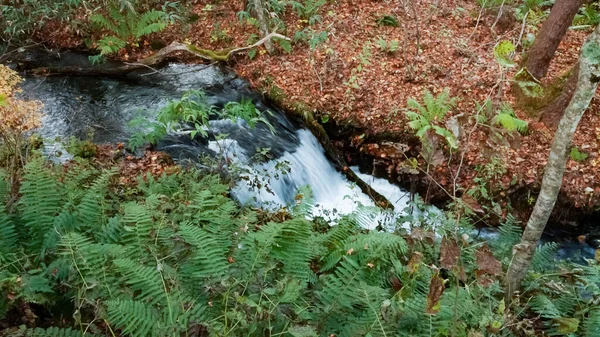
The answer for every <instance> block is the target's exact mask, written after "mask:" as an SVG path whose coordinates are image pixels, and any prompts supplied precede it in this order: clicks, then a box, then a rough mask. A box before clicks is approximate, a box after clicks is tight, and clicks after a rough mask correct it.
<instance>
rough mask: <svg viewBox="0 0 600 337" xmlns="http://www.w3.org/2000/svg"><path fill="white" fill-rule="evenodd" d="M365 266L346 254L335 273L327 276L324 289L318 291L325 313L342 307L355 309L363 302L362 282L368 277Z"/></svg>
mask: <svg viewBox="0 0 600 337" xmlns="http://www.w3.org/2000/svg"><path fill="white" fill-rule="evenodd" d="M363 269H364V266H360V265H359V264H358V263H357V262H356V261H355V260H354V259H353V258H351V257H348V256H344V257H343V258H342V260H341V262H340V264H339V266H338V267H337V268H336V269H335V272H334V274H330V275H328V276H327V279H326V280H325V284H324V286H323V289H322V290H321V291H319V292H318V293H317V298H318V299H319V302H320V303H321V304H322V307H321V310H323V313H326V314H332V313H333V312H334V311H336V310H340V309H353V307H354V305H355V304H362V298H363V294H362V292H361V290H360V289H361V284H362V283H363V281H364V279H365V278H366V277H365V275H364V270H363Z"/></svg>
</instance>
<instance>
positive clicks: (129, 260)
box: [0, 160, 600, 337]
mask: <svg viewBox="0 0 600 337" xmlns="http://www.w3.org/2000/svg"><path fill="white" fill-rule="evenodd" d="M116 172H117V171H116V170H104V171H102V170H96V169H92V168H91V167H90V166H89V165H88V164H87V163H86V162H83V161H80V162H76V163H74V164H73V165H71V166H70V168H69V169H68V170H66V171H65V170H63V169H60V170H59V169H56V168H54V167H52V166H49V165H46V164H45V163H43V162H41V161H39V160H38V161H32V162H30V163H29V164H28V165H27V167H26V171H25V175H24V177H23V178H24V181H23V186H22V188H21V191H20V195H21V196H22V197H21V200H20V201H19V202H18V203H17V204H16V205H17V209H16V210H15V212H14V213H11V214H7V213H6V212H4V213H0V214H1V215H0V233H2V235H1V236H0V241H1V242H2V245H1V246H0V252H1V254H2V255H0V256H1V258H2V259H3V260H2V263H1V264H0V266H1V267H0V293H1V294H2V295H3V296H2V297H0V319H3V318H4V317H6V316H5V315H6V314H7V312H8V311H9V310H19V307H20V305H21V304H20V303H30V304H31V303H36V304H37V307H36V308H44V309H43V310H44V312H47V313H50V314H52V313H57V314H56V315H57V316H56V318H53V319H50V321H51V322H52V321H54V322H57V321H58V318H60V319H61V320H60V322H61V327H62V328H49V329H46V330H43V329H27V328H22V329H20V330H18V331H12V332H11V333H12V334H11V336H83V335H92V334H97V335H102V336H104V335H111V332H112V333H114V334H115V336H157V337H158V336H182V335H197V334H198V333H199V331H202V333H205V334H206V335H212V336H223V335H230V336H247V335H250V336H264V335H289V336H328V335H331V334H335V335H337V336H367V335H370V336H390V335H395V334H397V335H399V336H450V335H454V336H465V337H466V336H468V333H469V331H482V330H490V329H502V330H505V331H506V334H505V335H507V336H508V335H511V334H512V333H513V332H514V333H518V332H519V331H518V329H519V328H518V327H519V326H520V325H519V324H513V323H510V324H508V322H505V321H504V312H505V310H514V311H512V312H511V315H512V316H511V317H512V318H511V319H514V320H518V319H527V322H531V323H533V324H534V325H535V326H537V327H539V328H540V329H544V330H546V331H548V332H551V333H563V334H564V333H571V334H573V335H574V336H579V335H581V336H595V334H596V333H597V331H598V327H599V326H600V317H599V316H600V315H599V313H598V310H597V308H596V307H595V306H594V303H596V302H595V301H597V300H598V299H599V297H598V296H600V289H598V284H600V283H599V281H600V268H598V265H590V266H586V267H580V268H579V270H580V271H579V272H577V273H576V274H570V276H569V277H568V278H564V279H563V276H561V275H564V274H563V273H558V272H556V270H557V268H559V267H558V266H557V265H556V263H555V261H554V254H555V252H556V246H553V245H549V246H542V247H540V248H539V249H538V252H537V253H536V255H535V257H534V262H533V269H532V272H531V273H530V277H529V278H528V279H527V281H526V289H525V290H524V292H523V293H522V294H521V296H520V297H521V298H522V300H523V302H522V303H523V304H522V305H521V307H519V308H506V309H505V306H504V302H503V300H502V298H503V293H502V288H501V286H500V283H499V280H501V277H502V275H495V276H494V275H487V276H486V277H489V278H491V284H490V283H485V282H483V281H482V280H483V279H482V278H481V277H483V276H482V273H485V272H483V271H482V270H486V266H485V265H480V264H478V263H480V262H478V261H477V258H476V255H477V252H478V250H479V249H480V247H481V246H482V243H481V242H479V241H477V240H476V239H473V238H471V237H470V236H469V235H466V236H465V234H467V233H471V229H470V226H468V224H467V223H466V222H465V221H464V220H461V221H460V223H461V224H460V225H459V226H458V227H457V226H456V220H455V219H452V218H446V217H444V216H442V215H437V216H435V215H428V214H426V213H424V212H422V213H420V215H417V214H416V213H415V214H414V215H410V216H406V217H404V218H401V219H399V223H405V222H409V223H410V224H411V226H412V227H413V230H414V232H413V233H412V234H406V235H400V234H398V233H392V232H379V231H367V230H363V229H362V228H361V227H360V226H361V224H368V223H369V222H370V221H373V217H372V215H373V212H372V209H369V208H363V209H359V210H358V211H357V212H356V213H354V214H350V215H348V216H345V217H343V218H341V219H340V220H339V221H338V222H337V223H336V224H335V226H331V227H329V226H325V227H323V226H322V225H319V224H318V222H313V221H309V220H306V218H305V215H306V214H308V213H309V212H310V208H311V207H312V200H311V198H310V191H309V190H303V191H301V193H302V196H301V197H300V198H299V199H302V200H301V201H299V203H298V206H297V207H296V208H294V210H293V211H292V212H293V213H291V214H288V215H286V216H285V217H284V218H285V219H286V220H274V219H275V218H281V217H279V216H276V217H274V216H271V215H265V214H264V212H261V213H262V214H263V215H261V216H257V213H256V212H255V211H253V210H250V209H242V208H240V207H239V206H238V205H237V204H236V203H235V202H234V201H233V200H231V199H230V198H229V196H228V190H229V189H228V186H226V185H223V184H222V183H220V180H219V178H217V177H215V176H206V175H204V174H203V173H201V172H199V171H195V170H191V171H186V170H182V171H180V172H179V173H176V174H173V175H166V174H163V175H162V176H160V177H153V176H152V175H150V174H148V175H146V176H143V177H139V179H138V184H137V185H136V186H132V187H129V188H131V189H133V190H132V191H131V193H116V192H119V191H121V190H122V188H123V186H120V185H119V184H118V183H117V180H116V179H113V177H115V175H116ZM59 181H61V182H63V183H62V184H58V182H59ZM50 189H51V191H52V192H49V190H50ZM415 206H416V207H417V208H421V207H422V205H421V206H420V205H419V204H418V203H417V204H416V205H415ZM265 216H266V218H268V219H271V220H265ZM17 228H19V230H17ZM21 228H22V230H20V229H21ZM432 228H437V230H438V233H442V235H444V236H445V237H446V240H450V241H454V242H460V244H459V245H458V246H457V248H458V249H459V250H458V252H454V254H458V255H459V256H460V259H459V260H457V261H456V262H455V263H456V264H457V265H456V267H455V268H450V269H448V270H447V271H446V272H447V273H446V274H445V276H444V278H445V280H442V282H443V287H442V288H439V285H438V286H436V285H435V282H434V281H435V280H438V279H440V275H441V273H440V268H441V267H440V258H441V255H440V254H442V251H443V248H441V246H440V243H439V240H428V239H418V235H419V234H418V233H419V231H420V233H422V234H421V235H423V234H424V233H426V232H427V231H429V230H431V229H432ZM500 232H501V237H500V239H499V240H498V242H493V241H492V242H490V245H491V247H492V250H493V252H494V254H495V255H496V257H498V259H500V261H501V262H502V264H503V265H504V267H506V266H507V264H508V263H509V261H510V255H511V250H512V244H513V243H515V242H517V241H518V239H519V236H520V230H519V228H518V226H516V224H515V223H514V221H509V222H508V223H507V224H505V225H503V226H502V227H501V228H500ZM5 245H6V246H5ZM5 247H6V249H5ZM40 251H43V252H44V254H43V255H41V254H40ZM6 252H8V254H6ZM446 263H447V262H446ZM435 289H438V290H437V291H439V293H438V295H435V293H436V292H435V291H434V290H435ZM9 295H10V296H9ZM527 303H528V304H527ZM433 304H435V305H433ZM35 310H37V309H35ZM0 335H1V333H0Z"/></svg>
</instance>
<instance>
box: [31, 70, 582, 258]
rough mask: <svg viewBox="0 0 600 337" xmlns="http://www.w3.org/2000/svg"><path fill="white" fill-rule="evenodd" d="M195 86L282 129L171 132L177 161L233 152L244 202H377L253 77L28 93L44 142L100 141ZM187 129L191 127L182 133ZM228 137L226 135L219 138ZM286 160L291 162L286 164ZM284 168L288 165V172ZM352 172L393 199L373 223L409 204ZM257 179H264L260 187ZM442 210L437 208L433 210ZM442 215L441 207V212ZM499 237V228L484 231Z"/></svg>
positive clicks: (219, 74)
mask: <svg viewBox="0 0 600 337" xmlns="http://www.w3.org/2000/svg"><path fill="white" fill-rule="evenodd" d="M188 90H201V91H203V92H204V93H205V94H206V99H207V102H208V103H209V104H211V105H214V106H216V107H223V106H224V105H225V104H226V103H227V102H231V101H241V100H242V99H251V100H252V101H253V103H254V104H255V105H256V107H257V108H258V109H260V110H261V111H266V110H269V111H271V112H272V115H269V116H268V119H269V122H270V123H271V124H272V125H273V126H274V128H275V130H276V132H274V133H272V132H271V131H270V130H269V128H268V127H267V126H265V125H264V124H261V123H259V124H258V125H257V126H256V127H255V128H250V127H249V126H248V125H247V124H246V123H245V122H243V121H238V122H235V123H234V122H231V121H229V120H211V121H210V123H209V128H208V130H207V131H208V133H209V136H208V137H205V138H201V137H195V138H194V139H192V138H191V137H190V136H189V134H185V132H182V133H180V134H171V135H169V136H168V137H166V138H165V139H164V140H163V141H162V142H161V143H160V144H159V145H158V149H159V150H163V151H165V152H167V153H169V154H170V155H171V156H172V157H173V158H174V159H176V160H180V161H183V160H197V159H198V157H199V156H212V157H226V158H227V159H228V162H229V163H234V164H236V165H238V166H240V167H242V168H244V169H245V172H246V175H247V178H248V179H247V180H242V181H240V182H239V183H238V184H237V186H236V187H234V188H233V190H232V194H233V195H234V197H235V198H237V199H238V200H239V201H240V202H241V203H242V204H246V203H250V204H254V205H257V206H262V207H273V208H279V207H283V206H289V205H293V204H295V202H296V199H295V197H296V195H297V192H298V190H299V189H302V188H303V187H304V186H310V188H311V191H312V195H313V201H314V204H315V207H314V215H315V216H324V217H326V218H327V217H329V218H331V219H333V218H335V216H337V215H339V214H348V213H350V212H352V211H354V210H356V209H357V208H358V207H359V206H360V205H366V206H370V205H373V202H372V201H371V199H370V198H369V197H368V196H367V195H365V194H364V193H363V192H362V191H361V190H360V189H359V188H358V187H356V186H354V185H353V184H351V183H349V182H348V181H347V180H346V178H345V177H344V176H343V175H342V174H340V173H339V172H338V171H337V170H336V169H335V167H334V165H333V164H332V163H331V162H330V161H329V160H328V159H327V157H326V156H325V153H324V150H323V148H322V147H321V145H320V144H319V142H318V141H317V139H316V138H315V137H314V136H313V134H312V133H311V132H310V131H309V130H308V129H306V128H304V127H303V126H302V125H301V123H299V122H297V121H295V120H293V119H290V118H289V117H287V116H286V115H285V114H284V113H283V112H282V111H280V110H278V109H275V108H273V107H269V106H267V104H266V103H265V102H264V101H263V100H262V99H261V98H260V96H259V95H257V94H256V93H255V92H253V91H252V90H251V88H250V87H249V84H248V82H246V81H244V80H242V79H240V78H238V77H237V76H235V74H233V73H231V72H230V71H227V70H223V69H220V68H218V67H206V66H188V65H178V64H174V65H169V66H167V67H165V68H162V69H161V70H160V73H154V74H150V75H145V74H133V75H131V76H128V77H127V78H121V79H111V78H100V77H78V76H71V77H47V78H28V79H27V80H26V82H25V85H24V93H25V95H26V96H28V97H30V98H33V99H37V100H40V101H41V102H42V103H44V114H45V115H44V118H43V127H42V128H41V129H40V130H39V133H40V134H41V136H42V137H43V138H44V139H62V140H64V139H66V138H68V137H77V138H80V139H86V138H91V139H92V140H93V141H94V142H98V143H116V142H127V140H128V139H129V137H130V136H131V134H132V132H134V130H132V128H131V127H129V126H128V122H129V121H131V120H132V119H133V118H136V117H139V116H143V117H145V118H148V119H150V120H151V119H152V118H154V117H155V116H156V113H157V111H158V110H159V109H160V108H161V107H163V106H165V105H166V104H167V103H168V102H169V101H170V100H175V99H179V98H181V96H182V95H183V94H184V93H185V92H186V91H188ZM182 131H185V130H182ZM224 134H226V135H227V137H225V138H222V137H221V136H220V135H224ZM264 148H268V149H269V151H268V155H269V157H270V159H269V160H267V161H258V162H257V161H253V160H252V159H253V158H255V157H256V156H257V154H260V153H261V151H260V149H264ZM46 154H47V155H48V156H49V157H56V158H58V159H60V160H64V159H68V158H69V156H68V154H65V151H64V150H63V149H62V148H61V146H60V142H56V143H55V144H54V145H52V144H51V143H49V145H47V146H46ZM282 164H284V165H282ZM282 167H284V169H282ZM352 170H353V171H355V172H356V173H357V175H358V176H359V177H360V178H361V179H362V180H363V181H365V182H366V183H368V184H369V185H371V186H372V188H373V189H374V190H376V191H377V192H379V193H380V194H382V195H383V196H385V197H386V198H387V199H388V200H390V201H391V202H392V203H393V205H394V209H395V212H396V213H395V214H389V213H388V214H385V213H382V214H379V215H377V216H375V217H374V218H373V219H372V221H370V222H369V224H368V225H367V226H366V227H369V228H375V227H376V226H377V225H378V224H379V223H381V222H390V221H394V220H395V219H396V218H397V217H398V215H399V214H400V212H402V211H403V210H404V209H405V208H406V206H407V204H408V201H409V194H408V193H407V192H406V191H404V190H402V189H401V188H399V187H398V186H395V185H393V184H390V183H389V182H388V181H387V180H385V179H381V178H375V177H373V176H370V175H368V174H364V173H361V172H359V170H358V167H352ZM252 181H255V182H256V181H259V182H268V185H267V184H264V183H261V185H260V187H257V186H256V184H252V183H251V182H252ZM433 211H434V212H436V210H433ZM437 212H439V211H437ZM484 234H485V235H486V236H487V237H494V235H496V234H494V232H491V233H490V232H486V233H484ZM562 247H563V248H562V249H561V251H560V252H559V256H558V257H563V258H564V257H565V256H573V255H577V256H584V257H588V258H589V257H592V256H593V249H592V248H591V247H589V246H586V245H581V244H579V243H576V242H575V241H574V240H567V241H565V242H564V243H563V244H562Z"/></svg>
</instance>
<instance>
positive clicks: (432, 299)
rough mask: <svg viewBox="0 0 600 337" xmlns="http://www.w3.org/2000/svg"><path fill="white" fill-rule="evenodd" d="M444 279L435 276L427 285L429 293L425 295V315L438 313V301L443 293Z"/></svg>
mask: <svg viewBox="0 0 600 337" xmlns="http://www.w3.org/2000/svg"><path fill="white" fill-rule="evenodd" d="M445 288H446V287H445V286H444V279H442V278H441V277H440V276H439V274H437V273H436V274H435V275H434V276H433V277H432V278H431V282H430V283H429V293H428V294H427V313H429V314H436V313H438V312H439V311H440V299H441V297H442V294H443V293H444V289H445Z"/></svg>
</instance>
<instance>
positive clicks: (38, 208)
mask: <svg viewBox="0 0 600 337" xmlns="http://www.w3.org/2000/svg"><path fill="white" fill-rule="evenodd" d="M19 192H20V193H21V194H22V195H23V197H22V198H21V199H20V201H19V210H20V211H21V214H20V218H21V219H22V221H23V223H24V226H25V228H26V229H27V233H24V235H25V236H27V237H28V238H29V240H28V246H29V247H30V248H31V249H38V250H41V249H42V243H43V241H44V236H45V235H46V233H47V232H48V231H49V230H51V229H52V228H53V225H54V217H55V216H56V215H58V213H59V212H60V210H61V208H62V204H63V195H62V193H61V192H62V190H61V189H60V188H59V185H58V182H57V181H56V177H54V176H53V175H52V173H51V172H50V171H49V170H47V169H45V168H44V163H43V161H42V160H41V159H36V160H33V161H31V162H29V163H28V164H27V165H26V166H25V169H24V174H23V183H22V185H21V188H20V190H19Z"/></svg>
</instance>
